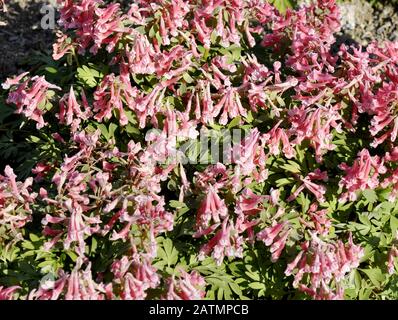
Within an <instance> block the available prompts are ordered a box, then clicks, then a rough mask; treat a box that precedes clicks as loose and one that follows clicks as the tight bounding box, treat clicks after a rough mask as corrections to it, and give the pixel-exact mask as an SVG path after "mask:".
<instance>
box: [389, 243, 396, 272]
mask: <svg viewBox="0 0 398 320" xmlns="http://www.w3.org/2000/svg"><path fill="white" fill-rule="evenodd" d="M396 257H398V249H397V248H396V247H395V246H392V248H391V249H390V252H389V253H388V262H387V269H388V273H389V274H394V271H395V266H394V260H395V258H396Z"/></svg>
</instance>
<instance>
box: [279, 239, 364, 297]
mask: <svg viewBox="0 0 398 320" xmlns="http://www.w3.org/2000/svg"><path fill="white" fill-rule="evenodd" d="M363 255H364V250H363V249H362V248H361V247H360V246H358V245H355V244H354V243H353V242H352V237H351V235H350V237H349V239H348V245H344V244H343V242H341V241H338V242H337V243H326V242H324V241H322V240H320V239H319V238H318V237H317V235H316V234H315V233H313V234H312V240H311V241H306V242H304V243H303V244H302V245H301V251H300V252H299V254H298V255H297V257H296V258H295V259H294V260H293V261H292V262H291V263H290V264H289V265H288V267H287V268H286V271H285V274H286V275H287V276H289V275H291V274H294V282H293V285H294V286H295V287H298V288H299V290H301V291H303V292H306V293H307V294H309V295H311V296H313V297H314V298H315V299H317V300H319V299H343V294H344V291H343V290H342V287H341V282H342V281H343V279H344V277H345V275H346V274H348V273H349V272H350V271H351V270H352V269H355V268H357V267H358V266H359V263H360V259H361V258H362V257H363ZM296 269H297V271H295V270H296ZM306 274H307V275H308V278H307V279H308V280H306V282H304V281H305V280H304V279H306V278H305V277H304V275H306ZM332 282H335V283H336V288H335V290H333V288H332V287H331V285H332ZM307 283H308V284H307Z"/></svg>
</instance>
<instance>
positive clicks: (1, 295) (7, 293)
mask: <svg viewBox="0 0 398 320" xmlns="http://www.w3.org/2000/svg"><path fill="white" fill-rule="evenodd" d="M19 289H20V287H19V286H12V287H8V288H4V287H2V286H0V300H13V298H14V294H15V292H16V291H17V290H19Z"/></svg>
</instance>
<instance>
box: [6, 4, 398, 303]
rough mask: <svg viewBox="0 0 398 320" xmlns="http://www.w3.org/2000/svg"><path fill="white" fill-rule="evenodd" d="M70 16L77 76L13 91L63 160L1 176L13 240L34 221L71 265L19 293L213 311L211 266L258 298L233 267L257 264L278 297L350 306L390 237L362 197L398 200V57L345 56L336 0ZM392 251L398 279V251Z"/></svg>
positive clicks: (22, 80) (88, 11) (30, 81)
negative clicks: (354, 284)
mask: <svg viewBox="0 0 398 320" xmlns="http://www.w3.org/2000/svg"><path fill="white" fill-rule="evenodd" d="M60 3H61V8H60V24H61V26H62V27H63V31H62V32H61V33H59V34H58V39H57V42H56V43H55V44H54V47H53V48H54V51H53V59H54V63H59V67H60V69H61V70H63V71H66V73H70V74H71V75H72V76H69V77H66V78H62V81H59V83H60V84H59V86H58V81H57V78H56V76H53V79H54V81H51V82H54V83H57V85H55V84H51V83H49V82H47V80H46V78H45V76H44V75H40V76H33V77H30V76H28V73H23V74H21V75H19V76H17V77H15V78H12V79H8V80H7V81H6V82H5V83H4V84H3V88H4V89H7V90H9V93H8V99H7V103H8V104H10V105H13V106H15V112H16V113H18V114H22V115H23V116H24V117H25V118H26V119H28V120H32V121H33V123H35V124H36V125H37V128H38V129H40V130H41V131H42V132H45V133H46V136H47V137H52V138H49V139H51V141H52V148H53V149H54V150H56V151H54V153H53V155H54V154H55V155H54V158H53V159H49V158H45V157H42V158H41V159H38V161H37V163H36V166H35V168H34V169H33V171H32V174H34V175H35V179H33V178H32V177H31V178H28V179H26V180H25V182H19V181H17V178H16V175H15V174H14V172H13V170H12V169H11V167H9V166H7V167H6V168H5V171H4V174H5V176H0V222H1V224H2V225H5V226H6V231H7V233H10V234H11V233H12V234H13V235H14V236H16V240H23V239H24V240H26V239H25V238H23V236H24V235H22V233H20V232H19V231H20V230H21V229H22V228H24V227H25V225H26V224H28V223H29V222H30V221H31V220H32V218H35V220H36V221H39V223H36V224H35V226H32V228H33V229H32V230H35V231H34V232H37V233H38V234H40V237H42V239H44V240H43V243H42V245H41V247H40V250H42V251H43V252H44V253H46V254H49V253H52V254H53V255H55V256H57V257H58V255H59V252H61V253H62V254H61V255H62V257H61V256H60V257H58V258H59V259H58V260H57V263H59V264H61V266H58V267H57V268H54V269H53V270H51V272H52V275H53V279H50V280H46V281H42V282H41V283H40V285H39V286H38V287H37V288H36V289H34V290H30V291H29V292H26V290H25V292H22V294H24V295H25V297H27V298H29V299H95V300H98V299H151V298H156V299H202V298H204V297H212V296H213V297H214V293H210V292H211V290H213V287H215V286H216V285H215V284H214V283H212V282H211V281H212V278H211V275H209V273H206V272H207V271H206V266H208V265H209V260H211V261H213V260H214V262H215V264H214V265H215V266H214V268H218V269H216V270H223V272H227V271H225V270H232V271H231V272H232V273H231V274H228V276H229V277H230V278H228V279H231V278H233V277H236V278H237V282H236V283H247V279H244V278H243V277H245V276H246V275H247V274H251V272H253V270H244V271H242V272H241V274H242V276H241V278H239V275H240V273H239V272H240V271H239V270H238V271H237V269H238V267H237V265H238V264H234V265H231V267H230V268H229V267H228V268H229V269H228V268H226V266H228V265H229V263H231V261H232V260H237V261H239V260H241V259H244V261H246V260H247V259H248V257H249V256H250V259H252V257H251V255H253V252H255V251H256V250H257V249H258V248H261V252H262V256H264V255H265V256H266V257H265V258H264V259H266V260H267V262H266V263H265V262H264V261H262V262H261V263H256V264H261V265H262V266H267V268H268V267H269V265H271V267H270V268H272V266H276V267H275V272H278V270H284V274H283V272H282V274H281V278H283V280H281V281H285V282H288V284H287V285H283V286H280V287H286V288H290V289H291V290H290V291H289V292H292V291H294V290H295V289H298V291H300V292H301V293H304V294H307V295H309V296H311V297H313V298H314V299H343V298H345V297H346V295H347V293H346V292H345V289H346V287H347V282H348V278H349V277H350V276H352V275H353V272H357V271H356V269H357V268H358V266H359V264H360V263H362V262H363V261H362V260H361V259H362V258H364V257H365V250H364V248H363V247H364V246H365V245H366V244H364V243H363V242H362V241H363V236H364V235H365V236H368V232H371V231H370V230H374V229H376V228H381V227H380V226H381V224H382V223H381V222H380V221H377V223H374V225H372V223H373V221H374V219H377V214H372V215H369V217H370V218H368V217H367V216H366V219H367V220H366V219H365V218H363V214H364V212H365V211H366V210H367V209H369V211H372V210H373V204H374V203H375V202H376V200H374V199H371V201H367V202H366V201H364V200H363V199H362V198H363V195H364V194H366V192H369V190H371V191H373V192H374V194H375V195H374V197H376V198H377V196H378V194H377V193H376V191H377V192H379V191H380V192H382V191H387V193H388V196H387V198H388V201H390V202H393V201H395V197H396V195H397V193H398V169H397V166H396V162H397V161H398V148H397V147H396V146H395V144H396V136H397V132H398V113H397V110H398V109H397V103H396V101H397V98H398V45H397V44H395V43H384V44H378V43H372V44H371V45H369V46H368V47H367V48H366V49H364V48H358V47H355V46H352V47H348V46H346V45H344V44H343V45H341V46H340V47H339V48H337V50H336V48H335V42H336V39H335V37H334V33H335V32H336V31H338V30H339V28H340V25H339V11H338V6H337V4H336V2H335V1H334V0H327V1H325V0H318V1H315V2H313V3H312V4H309V5H306V6H304V5H303V6H300V7H299V8H298V9H297V10H290V9H289V10H288V11H287V12H286V13H285V14H282V13H280V12H278V11H277V10H276V9H275V8H274V7H273V6H272V5H271V4H269V3H268V2H267V1H263V0H234V1H226V0H218V1H199V0H156V1H146V0H139V1H134V3H133V4H131V5H130V6H129V8H128V10H124V9H123V7H121V6H120V5H119V4H115V3H108V2H103V1H100V0H77V1H72V0H62V1H60ZM47 75H48V74H47ZM76 79H77V81H75V80H76ZM58 80H59V79H58ZM357 138H358V139H357ZM209 139H210V140H211V144H212V146H211V148H210V149H211V150H209V148H207V149H206V148H204V149H205V150H204V151H203V146H204V145H207V144H208V140H209ZM198 140H200V141H198ZM214 141H216V142H215V143H214ZM358 141H359V142H358ZM350 143H351V144H350ZM220 150H222V156H223V159H221V160H220V159H219V158H218V157H214V154H213V153H217V154H219V153H220ZM186 154H188V156H186ZM193 155H194V156H198V157H196V158H199V160H198V159H196V160H197V161H196V162H195V161H191V160H192V159H193V158H195V157H194V156H193ZM194 160H195V159H194ZM198 162H199V163H198ZM33 191H35V192H33ZM388 201H387V204H386V203H383V204H382V207H383V208H384V207H387V208H389V207H388V206H389V205H391V203H389V202H388ZM345 202H348V205H346V204H345ZM368 203H370V205H369V206H368V207H364V206H365V205H368ZM355 206H357V207H355ZM354 207H355V208H357V211H355V210H354V211H349V210H351V209H350V208H354ZM379 207H380V206H378V207H376V208H379ZM32 208H33V209H32ZM358 217H359V218H358ZM358 219H359V221H361V222H363V221H365V220H366V223H368V225H365V226H363V225H361V224H359V223H358ZM386 221H387V220H385V221H384V220H383V223H385V222H386ZM391 221H392V220H391ZM37 225H39V227H38V226H37ZM358 225H360V226H361V228H359V227H358ZM383 226H384V225H383ZM34 228H38V229H34ZM385 228H390V229H391V230H392V229H394V228H395V229H396V226H394V223H393V221H392V222H391V223H390V224H389V226H388V227H385ZM395 229H394V230H395ZM358 230H359V231H358ZM377 230H378V229H377ZM383 230H384V229H383ZM391 230H389V232H390V233H391ZM357 231H358V232H360V235H361V236H360V237H358V236H357V235H358V233H357ZM361 232H362V233H361ZM375 232H381V231H380V230H378V231H375ZM377 236H378V237H377V238H380V237H379V233H377ZM3 238H4V236H3V235H2V234H1V235H0V245H1V243H2V242H3ZM347 238H348V241H347V240H346V239H347ZM381 239H382V240H380V241H384V242H383V246H384V247H385V248H388V249H389V250H390V251H389V255H388V258H386V259H384V261H383V262H385V265H383V268H385V269H387V268H388V272H389V273H390V274H393V273H394V258H395V257H396V256H398V253H397V249H396V247H395V245H394V243H393V241H394V240H393V239H391V236H389V237H382V238H381ZM168 240H170V241H168ZM372 241H373V242H372ZM372 241H369V243H374V240H372ZM97 247H100V249H99V250H97V251H96V248H97ZM384 247H383V248H384ZM44 253H43V255H44ZM66 255H67V256H68V257H70V259H69V258H65V256H66ZM292 257H293V260H292ZM294 257H295V258H294ZM68 259H69V260H68ZM258 259H260V258H258ZM375 260H378V261H380V259H379V258H378V259H375ZM387 260H388V261H387ZM59 261H61V262H59ZM251 261H252V260H251ZM366 263H369V264H372V263H374V261H373V260H372V261H371V262H366ZM243 267H245V266H244V265H243ZM253 268H254V267H253ZM39 272H41V273H43V272H44V271H43V270H41V271H39ZM44 273H45V272H44ZM47 273H48V272H47ZM237 274H238V275H237ZM285 276H288V277H287V278H286V277H285ZM253 278H258V279H260V276H258V277H252V279H253ZM265 278H266V276H265V275H263V274H262V275H261V279H265ZM274 278H275V276H274V274H272V275H271V276H270V277H269V279H267V281H269V282H271V281H274V280H273V279H274ZM236 283H235V282H234V284H235V285H236V286H238V285H237V284H236ZM236 286H235V287H232V286H231V288H232V289H233V291H234V292H235V293H236V294H242V295H243V293H239V292H240V291H242V290H237V289H236ZM278 286H279V285H276V286H275V287H278ZM238 287H239V286H238ZM254 287H255V286H253V288H254ZM257 287H259V285H258V283H257ZM260 287H261V283H260ZM253 288H252V289H253ZM17 289H18V287H10V288H6V289H3V287H0V299H1V298H7V299H9V298H12V297H13V293H14V292H15V291H16V290H17ZM220 292H221V293H220ZM223 292H224V293H225V292H226V289H225V288H224V287H223V289H222V291H219V292H218V294H219V295H221V294H222V293H223ZM237 292H238V293H237ZM247 292H248V294H251V293H252V292H253V290H251V289H247V290H246V291H245V294H246V293H247ZM260 292H261V291H260ZM264 292H265V291H264V290H263V291H262V292H261V294H263V295H264V294H265V293H264ZM211 294H213V295H211ZM285 294H286V295H289V294H290V293H288V292H287V291H286V292H285ZM259 296H260V294H259ZM289 297H290V296H289Z"/></svg>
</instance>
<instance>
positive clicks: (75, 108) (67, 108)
mask: <svg viewBox="0 0 398 320" xmlns="http://www.w3.org/2000/svg"><path fill="white" fill-rule="evenodd" d="M87 107H88V106H86V108H85V110H84V112H83V111H82V110H81V107H80V105H79V103H78V102H77V100H76V96H75V92H74V90H73V86H71V88H70V91H69V94H68V95H65V96H64V97H62V99H61V100H60V101H59V114H58V118H59V121H60V123H62V124H66V125H68V126H71V127H72V132H76V131H77V130H78V127H79V125H80V122H81V120H87V119H88V117H89V116H90V115H91V110H90V109H89V108H87Z"/></svg>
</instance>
